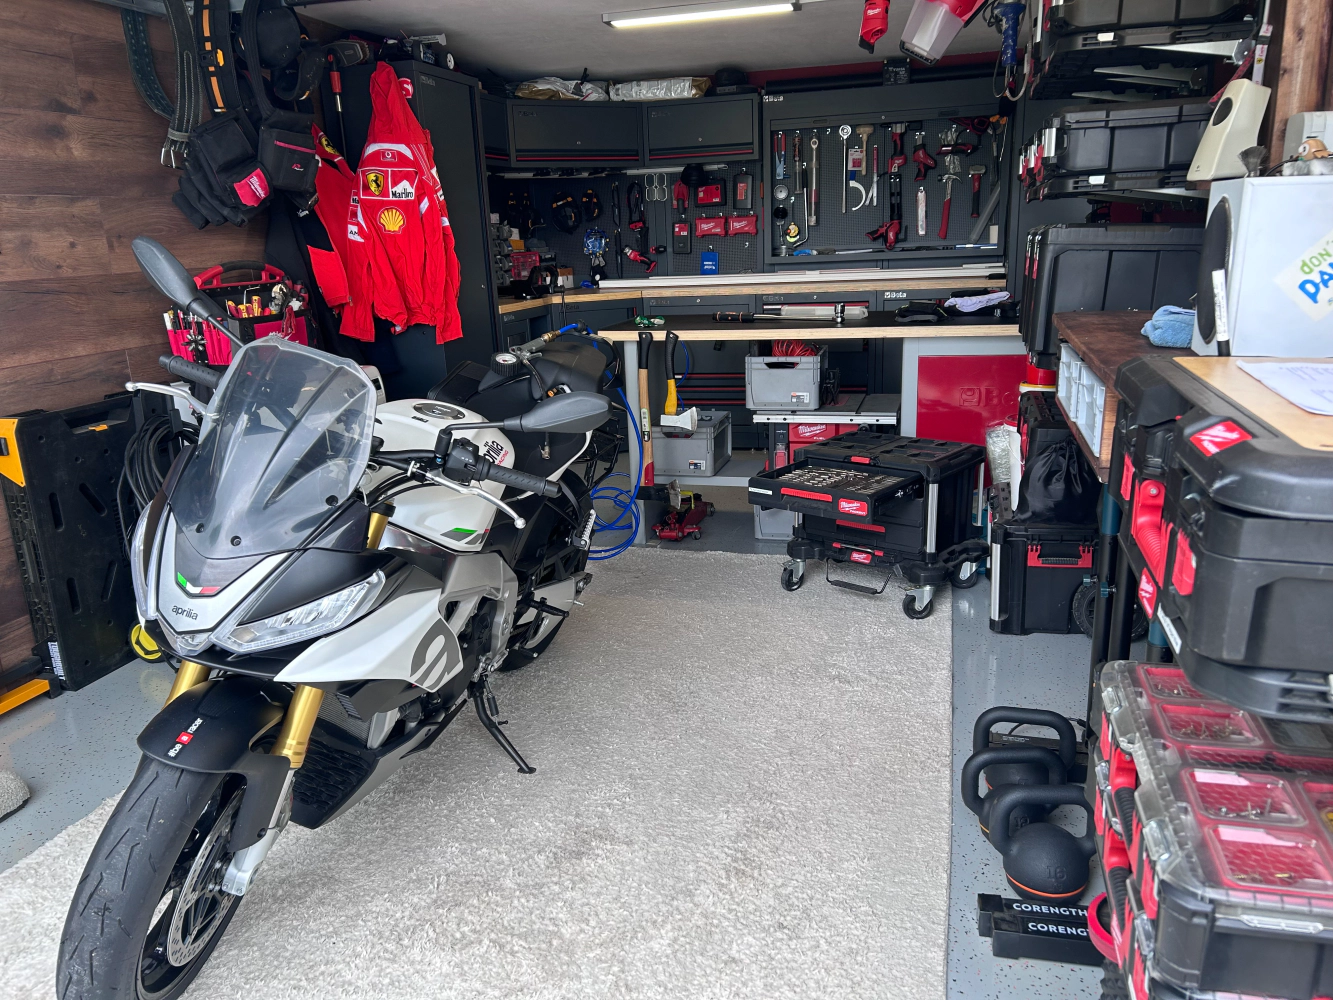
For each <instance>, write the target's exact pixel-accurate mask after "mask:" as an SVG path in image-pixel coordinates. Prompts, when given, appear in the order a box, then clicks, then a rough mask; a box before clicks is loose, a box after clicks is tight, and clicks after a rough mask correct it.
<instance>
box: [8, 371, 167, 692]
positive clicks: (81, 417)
mask: <svg viewBox="0 0 1333 1000" xmlns="http://www.w3.org/2000/svg"><path fill="white" fill-rule="evenodd" d="M133 403H134V398H133V397H131V396H128V395H123V396H113V397H111V398H110V399H107V400H104V401H102V402H100V403H90V404H88V405H86V406H76V407H73V408H71V409H68V410H59V411H54V412H43V411H40V410H38V411H34V412H32V413H24V414H20V415H19V416H17V417H12V418H8V419H6V420H0V483H2V484H3V489H4V497H5V506H6V508H7V510H8V512H9V524H10V531H11V532H12V534H13V536H14V548H15V551H16V553H17V556H18V564H19V571H20V573H21V575H22V578H23V592H24V596H25V597H26V598H27V601H28V611H29V615H30V617H31V620H32V630H33V635H34V637H35V638H36V641H37V646H36V648H35V650H34V652H35V653H36V655H38V656H40V657H41V659H42V660H43V661H44V663H45V665H46V667H47V668H48V669H50V670H52V671H53V672H54V673H55V674H56V676H58V677H59V678H60V679H61V682H62V683H63V685H64V686H65V687H66V688H69V689H70V690H75V689H78V688H81V687H84V686H85V685H87V684H91V683H92V682H93V681H95V680H97V679H98V678H99V677H102V676H104V675H105V674H108V673H110V672H111V671H112V670H115V669H116V668H117V667H119V666H121V665H123V664H125V663H128V662H129V661H131V660H133V659H134V653H133V652H132V650H131V649H130V645H129V632H130V628H131V627H132V626H133V625H134V623H135V621H136V620H137V616H136V612H135V608H134V584H133V582H132V580H131V578H130V564H129V560H128V558H127V556H126V553H125V545H124V541H123V536H122V534H121V525H120V515H119V511H118V509H117V504H116V485H117V483H118V481H119V479H120V474H121V468H122V465H123V462H124V457H125V446H126V444H127V443H128V442H129V439H130V437H131V435H133V433H134V430H135V422H134V415H133ZM143 405H144V407H145V412H146V415H149V416H151V415H157V414H161V413H165V412H167V409H168V407H169V406H170V402H169V401H168V400H166V399H165V397H162V396H156V395H151V394H149V395H148V396H147V397H145V399H144V400H143Z"/></svg>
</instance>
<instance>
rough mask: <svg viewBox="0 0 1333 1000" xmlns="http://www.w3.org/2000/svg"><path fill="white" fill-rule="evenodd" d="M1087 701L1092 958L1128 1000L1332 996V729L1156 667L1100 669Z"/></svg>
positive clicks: (1306, 999)
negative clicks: (1111, 970) (1090, 716)
mask: <svg viewBox="0 0 1333 1000" xmlns="http://www.w3.org/2000/svg"><path fill="white" fill-rule="evenodd" d="M1100 692H1101V701H1102V705H1103V707H1104V715H1103V717H1102V719H1101V720H1100V721H1101V725H1100V726H1099V727H1098V728H1099V730H1100V739H1099V740H1098V742H1097V744H1096V745H1095V747H1094V753H1093V760H1094V764H1093V766H1094V771H1095V775H1096V778H1095V785H1096V795H1095V809H1094V813H1095V815H1096V816H1097V823H1096V829H1097V837H1098V841H1099V849H1100V857H1101V861H1102V866H1103V871H1104V873H1105V875H1106V882H1107V887H1108V891H1107V897H1108V898H1107V900H1106V902H1105V905H1101V903H1100V901H1095V902H1097V904H1098V905H1096V906H1095V908H1092V909H1090V916H1093V917H1094V919H1092V920H1090V925H1096V926H1095V927H1092V926H1090V930H1093V931H1096V932H1095V933H1093V940H1094V941H1095V942H1096V943H1097V944H1098V947H1099V950H1101V951H1102V952H1103V954H1105V955H1106V956H1107V957H1108V959H1110V960H1111V961H1113V962H1115V963H1116V964H1117V965H1119V966H1120V968H1121V970H1122V972H1123V974H1124V976H1125V978H1126V979H1127V980H1129V982H1130V984H1131V986H1132V988H1133V990H1134V995H1135V996H1138V997H1141V998H1142V997H1150V996H1152V997H1176V996H1196V995H1200V994H1204V993H1208V994H1209V995H1236V994H1241V995H1257V996H1273V997H1279V996H1280V997H1287V998H1290V1000H1311V998H1314V997H1321V996H1328V995H1330V993H1333V728H1330V727H1327V726H1320V725H1308V724H1303V723H1290V722H1286V721H1282V720H1266V719H1261V718H1259V717H1258V716H1256V715H1253V714H1251V713H1249V712H1244V711H1240V710H1238V709H1236V708H1234V707H1233V706H1231V705H1228V704H1225V703H1222V702H1218V701H1214V700H1211V699H1209V698H1208V697H1207V696H1206V695H1205V694H1203V693H1202V692H1200V691H1199V689H1198V688H1197V687H1196V686H1195V685H1193V684H1192V683H1191V681H1190V679H1189V678H1188V677H1187V676H1186V674H1185V673H1184V672H1183V671H1182V670H1180V669H1179V668H1178V667H1175V666H1169V665H1156V664H1143V663H1136V662H1133V661H1127V660H1121V661H1113V662H1111V663H1108V664H1107V665H1106V667H1105V669H1104V670H1103V671H1102V675H1101V679H1100Z"/></svg>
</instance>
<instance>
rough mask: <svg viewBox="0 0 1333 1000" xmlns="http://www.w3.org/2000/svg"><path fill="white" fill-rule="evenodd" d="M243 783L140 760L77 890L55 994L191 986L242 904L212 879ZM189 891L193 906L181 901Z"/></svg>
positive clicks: (93, 996)
mask: <svg viewBox="0 0 1333 1000" xmlns="http://www.w3.org/2000/svg"><path fill="white" fill-rule="evenodd" d="M243 787H244V786H243V784H242V782H241V779H239V778H238V777H236V776H235V775H227V774H202V773H199V772H196V771H182V770H180V769H179V768H175V767H171V766H169V765H167V764H163V763H161V762H160V761H156V760H153V759H152V758H150V757H144V758H142V759H141V760H140V762H139V770H138V771H137V772H135V775H134V780H132V781H131V782H130V786H129V787H128V788H127V789H126V790H125V794H124V795H123V796H122V797H121V800H120V802H119V804H117V806H116V808H115V811H114V812H112V814H111V818H110V819H108V820H107V823H106V826H105V827H104V828H103V830H102V835H101V836H100V837H99V838H98V839H97V845H96V846H95V847H94V848H93V851H92V854H91V855H90V856H89V858H88V863H87V865H86V866H85V867H84V870H83V877H82V878H81V879H80V880H79V885H78V888H76V889H75V891H74V899H73V901H72V902H71V903H70V908H69V915H68V916H67V917H66V918H65V930H64V933H63V934H62V935H61V938H60V955H59V957H58V958H57V962H56V996H57V998H59V1000H112V998H115V1000H174V998H176V997H179V996H180V995H181V994H182V993H184V992H185V990H186V988H187V987H188V986H189V985H190V983H191V982H192V981H193V980H194V977H195V976H197V975H198V974H199V970H200V969H202V968H203V965H204V963H205V962H206V961H208V957H209V955H211V954H212V952H213V949H214V948H215V947H216V946H217V943H218V941H219V940H220V939H221V938H222V934H223V932H224V931H225V930H226V929H227V924H228V923H230V922H231V918H232V917H233V916H235V914H236V909H237V904H239V903H240V899H239V898H237V897H236V896H230V895H227V894H225V893H222V892H221V890H220V889H215V888H214V886H216V885H218V884H220V883H221V881H222V873H223V872H224V871H225V870H226V865H227V863H228V862H229V861H230V858H231V856H230V854H228V853H227V852H226V844H227V839H228V837H229V836H230V831H231V823H232V821H233V820H234V818H235V815H236V806H237V805H238V804H239V802H240V793H241V791H242V789H243ZM186 898H188V899H189V900H190V901H191V903H192V904H193V905H192V906H189V907H186V908H182V907H180V905H179V904H180V902H181V901H182V899H186ZM154 918H156V919H154ZM192 930H193V931H194V932H195V933H192ZM169 954H171V955H174V958H175V959H176V960H177V961H178V962H179V964H174V963H173V961H172V960H171V958H169V957H168V956H169Z"/></svg>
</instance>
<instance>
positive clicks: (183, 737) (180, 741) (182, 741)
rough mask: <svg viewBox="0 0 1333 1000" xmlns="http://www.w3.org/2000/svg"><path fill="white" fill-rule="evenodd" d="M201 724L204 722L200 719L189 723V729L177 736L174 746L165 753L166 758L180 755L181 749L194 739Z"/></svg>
mask: <svg viewBox="0 0 1333 1000" xmlns="http://www.w3.org/2000/svg"><path fill="white" fill-rule="evenodd" d="M203 724H204V720H203V719H202V718H196V719H195V720H194V721H193V722H191V723H190V725H189V728H187V729H186V730H185V731H184V732H182V733H181V734H180V735H179V736H177V737H176V744H175V746H173V747H172V748H171V749H170V750H168V751H167V756H168V757H175V756H176V755H177V754H178V753H180V752H181V747H183V746H185V745H186V744H188V743H189V742H190V741H191V740H192V739H194V734H195V733H196V732H198V731H199V727H200V726H202V725H203Z"/></svg>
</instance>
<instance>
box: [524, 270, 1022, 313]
mask: <svg viewBox="0 0 1333 1000" xmlns="http://www.w3.org/2000/svg"><path fill="white" fill-rule="evenodd" d="M892 273H893V272H892V271H885V272H884V274H885V275H886V277H883V278H866V279H858V280H857V281H818V280H810V279H793V280H791V281H766V282H753V281H749V282H747V281H746V280H745V275H737V276H736V278H735V280H734V281H731V282H728V283H727V284H719V285H708V286H707V287H698V286H679V285H670V284H667V283H665V282H664V283H663V284H662V285H660V286H656V285H654V286H653V287H651V288H570V289H566V290H564V291H560V292H555V293H554V294H551V295H547V296H544V297H543V298H540V299H513V298H509V297H507V296H501V297H500V298H499V300H498V309H499V312H500V315H502V316H507V315H510V314H512V313H521V312H529V311H533V312H535V311H537V310H539V309H545V308H546V307H547V306H550V305H557V304H560V305H577V304H579V303H583V302H626V301H631V300H632V301H640V300H642V299H658V298H677V297H682V296H693V297H695V298H705V299H706V298H712V297H714V296H724V295H805V294H817V293H823V292H842V293H847V294H849V295H856V294H859V293H862V292H894V291H912V290H916V289H921V290H936V291H952V290H954V289H962V288H1003V287H1004V284H1005V279H1004V277H1003V276H1001V277H999V278H978V277H977V276H976V275H960V276H958V277H948V276H946V277H940V276H932V277H926V278H893V277H888V275H891V274H892Z"/></svg>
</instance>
